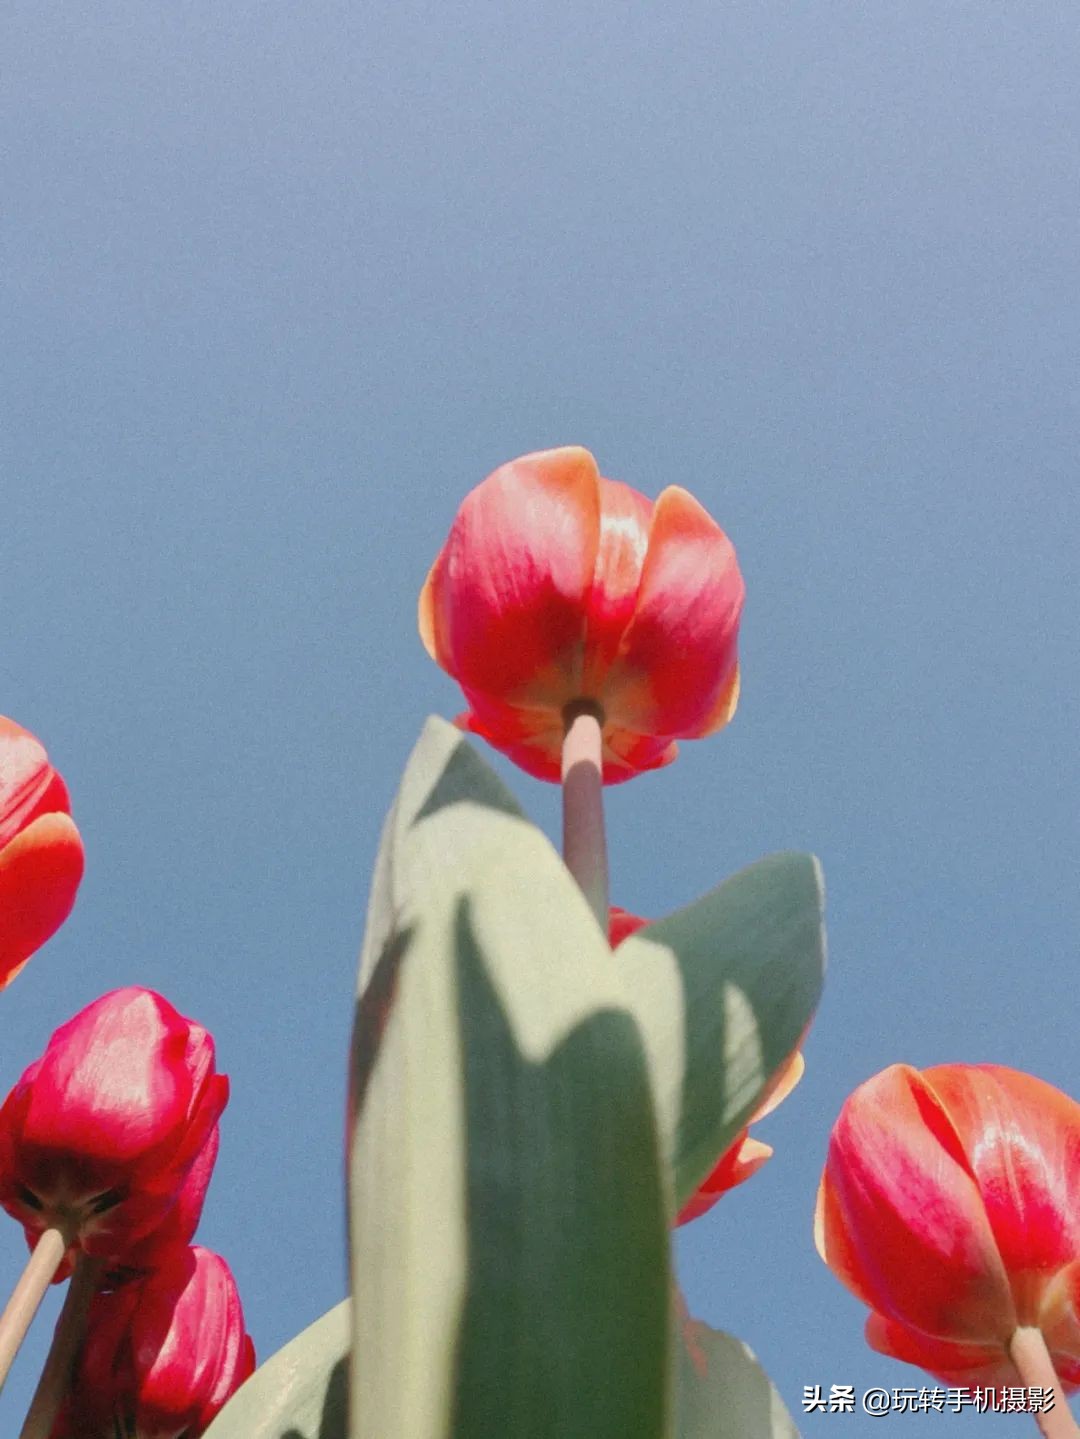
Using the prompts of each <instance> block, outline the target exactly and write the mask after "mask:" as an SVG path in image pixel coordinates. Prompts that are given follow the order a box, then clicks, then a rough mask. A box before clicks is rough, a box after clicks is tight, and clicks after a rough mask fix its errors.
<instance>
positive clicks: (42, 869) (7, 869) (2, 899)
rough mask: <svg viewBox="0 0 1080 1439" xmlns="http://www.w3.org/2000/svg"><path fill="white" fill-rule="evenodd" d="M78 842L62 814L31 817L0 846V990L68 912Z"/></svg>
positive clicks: (78, 865) (78, 871)
mask: <svg viewBox="0 0 1080 1439" xmlns="http://www.w3.org/2000/svg"><path fill="white" fill-rule="evenodd" d="M83 863H84V860H83V845H82V840H81V838H80V837H79V831H78V829H77V828H76V827H75V824H74V821H73V820H72V819H71V817H70V816H69V815H67V814H59V813H56V814H43V815H41V816H40V817H39V818H37V819H33V820H31V821H30V823H29V824H27V825H26V827H25V828H24V829H23V830H22V831H21V833H18V834H16V836H15V838H14V839H12V840H11V842H10V843H9V844H6V845H5V846H4V847H3V849H0V989H2V988H4V987H5V986H6V985H8V984H10V983H11V981H12V980H13V979H14V978H15V976H16V975H17V974H18V973H19V971H20V970H21V969H22V967H23V965H24V964H25V963H26V961H27V960H28V959H29V958H30V956H31V955H32V954H33V953H34V952H35V950H38V949H40V948H41V946H42V945H43V944H44V943H45V942H46V940H48V939H50V938H51V937H52V935H54V934H55V933H56V931H57V930H58V929H59V928H60V926H61V924H63V922H64V920H65V919H66V918H67V917H68V915H69V914H70V913H71V908H72V905H73V904H74V903H75V894H76V891H77V890H78V888H79V881H80V880H81V879H82V875H83Z"/></svg>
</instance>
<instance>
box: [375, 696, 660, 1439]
mask: <svg viewBox="0 0 1080 1439" xmlns="http://www.w3.org/2000/svg"><path fill="white" fill-rule="evenodd" d="M350 1133H351V1145H350V1159H349V1185H350V1238H351V1250H352V1254H351V1260H352V1277H353V1294H354V1309H353V1328H354V1334H355V1344H354V1349H353V1363H352V1394H353V1409H352V1418H351V1423H352V1428H351V1431H350V1433H351V1439H450V1436H453V1439H491V1436H495V1435H497V1436H499V1439H502V1436H504V1435H506V1436H510V1435H513V1436H514V1439H626V1436H628V1435H634V1436H635V1439H663V1436H665V1435H666V1433H667V1427H666V1426H667V1424H668V1422H669V1417H670V1416H669V1395H668V1375H667V1365H668V1305H669V1295H668V1285H669V1258H668V1239H667V1229H666V1214H667V1205H666V1204H665V1193H664V1180H663V1178H662V1174H661V1168H660V1157H659V1150H658V1138H657V1130H656V1122H655V1117H654V1113H653V1104H652V1095H651V1091H650V1087H649V1073H648V1064H647V1060H646V1056H645V1052H644V1046H643V1044H642V1039H641V1034H640V1031H639V1029H638V1026H637V1024H636V1023H635V1020H634V1018H633V1015H632V1014H631V1013H630V1012H629V1010H628V1008H627V1006H626V1003H625V998H624V993H623V984H622V977H621V975H620V972H619V966H618V965H617V964H616V962H615V959H614V956H613V955H612V953H611V950H610V948H609V947H608V945H607V943H606V937H605V936H604V935H602V934H601V932H600V930H599V929H598V927H597V925H596V922H595V920H594V919H593V917H592V915H591V913H590V912H589V909H588V906H587V905H586V903H585V900H584V899H583V897H582V896H581V894H580V892H579V890H578V889H577V886H576V885H575V884H574V882H573V880H572V879H571V878H570V876H569V875H568V874H567V872H566V869H565V868H564V866H563V864H562V862H561V860H560V859H559V858H558V856H557V855H556V854H555V852H554V851H553V850H552V848H551V846H550V845H549V844H548V842H547V840H546V839H545V838H544V837H543V835H541V834H540V832H539V831H538V830H537V829H535V828H534V827H533V826H532V825H530V824H528V823H527V822H526V821H525V820H524V819H523V818H522V817H521V815H520V812H519V811H518V809H517V806H516V804H515V803H514V802H513V800H512V798H511V797H510V796H509V795H508V794H507V792H506V791H505V790H504V789H503V787H502V785H501V784H500V783H499V781H498V780H497V778H496V777H495V776H494V775H493V774H492V773H491V772H490V770H488V768H487V766H486V765H484V764H483V762H482V761H481V760H480V759H479V757H478V756H477V755H476V754H475V753H474V752H473V750H472V749H471V748H470V747H469V746H468V744H467V743H465V742H464V740H463V739H462V737H461V736H460V734H459V733H458V732H457V731H456V730H454V729H453V728H452V727H451V726H449V725H447V724H445V723H443V722H442V721H437V720H431V721H429V722H428V724H427V726H426V728H425V730H424V733H423V735H422V737H421V739H420V742H419V744H418V745H417V748H416V750H415V751H414V753H413V756H412V758H411V759H410V761H409V765H408V767H407V769H406V772H405V776H404V778H403V781H402V785H401V790H400V792H399V796H398V800H397V803H396V805H395V807H394V810H393V811H392V813H391V816H390V818H389V820H388V821H387V825H386V827H385V830H384V836H383V844H382V848H381V851H380V856H379V861H378V865H377V868H376V876H375V882H374V886H373V891H372V899H371V904H370V906H369V912H368V929H367V934H366V937H365V945H364V954H363V958H362V963H361V977H360V995H359V1000H358V1006H357V1018H356V1026H355V1032H354V1047H353V1065H352V1087H351V1100H350Z"/></svg>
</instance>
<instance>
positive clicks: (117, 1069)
mask: <svg viewBox="0 0 1080 1439" xmlns="http://www.w3.org/2000/svg"><path fill="white" fill-rule="evenodd" d="M228 1093H229V1083H228V1080H227V1079H226V1077H225V1076H224V1075H222V1074H216V1073H215V1071H214V1043H213V1040H212V1039H211V1037H210V1035H209V1034H207V1032H206V1030H205V1029H203V1028H202V1027H201V1025H198V1024H194V1023H192V1022H191V1021H190V1020H187V1019H185V1018H184V1017H183V1016H182V1015H180V1014H178V1013H177V1011H176V1010H175V1009H173V1007H172V1005H171V1004H169V1003H168V1002H167V1001H166V1000H164V999H162V997H161V996H160V995H159V994H155V993H154V992H153V991H152V990H148V989H135V988H132V989H118V990H114V991H113V992H112V993H110V994H106V995H104V996H102V998H101V999H97V1000H95V1001H94V1002H93V1003H92V1004H90V1005H88V1006H87V1007H86V1008H85V1009H84V1010H82V1011H80V1013H79V1014H77V1015H76V1016H75V1017H74V1018H73V1019H70V1020H69V1021H68V1022H67V1023H66V1024H64V1025H61V1027H60V1028H59V1029H58V1030H57V1031H56V1032H55V1034H54V1035H53V1036H52V1038H51V1039H50V1040H49V1043H48V1045H47V1047H46V1049H45V1053H44V1054H43V1055H42V1057H41V1058H40V1059H38V1060H37V1061H35V1063H33V1064H31V1065H30V1067H29V1068H28V1069H27V1070H26V1072H25V1073H24V1074H23V1076H22V1078H21V1079H20V1080H19V1081H18V1083H17V1084H16V1085H15V1087H14V1089H13V1090H12V1091H11V1093H10V1094H9V1096H8V1098H7V1100H6V1101H5V1103H4V1105H3V1108H2V1109H0V1204H2V1205H3V1207H4V1208H5V1209H6V1210H7V1211H8V1213H9V1214H11V1215H13V1216H14V1217H15V1218H16V1219H18V1220H19V1221H20V1222H21V1223H22V1224H23V1225H24V1227H25V1228H26V1230H27V1237H28V1238H29V1239H30V1241H31V1243H33V1242H34V1238H35V1236H36V1235H37V1234H39V1233H40V1232H41V1231H43V1230H45V1229H49V1228H59V1229H61V1230H63V1231H64V1233H65V1235H66V1236H67V1238H68V1241H69V1252H68V1260H69V1261H70V1260H71V1258H72V1257H73V1255H74V1251H75V1249H77V1248H82V1249H83V1250H84V1251H85V1252H86V1253H87V1254H90V1255H93V1256H95V1257H98V1258H100V1259H103V1260H105V1261H106V1263H107V1265H109V1266H110V1267H115V1266H122V1265H124V1264H125V1263H126V1262H127V1261H128V1257H129V1254H130V1252H131V1251H132V1250H133V1249H134V1247H135V1246H136V1245H138V1244H139V1243H140V1241H143V1240H145V1239H146V1238H147V1236H149V1235H151V1234H152V1232H153V1231H154V1230H155V1229H156V1228H157V1227H158V1226H159V1225H160V1224H161V1223H162V1222H163V1221H164V1220H165V1219H166V1218H167V1217H168V1216H169V1213H170V1211H171V1210H172V1209H173V1207H174V1205H175V1204H176V1203H177V1201H178V1199H180V1197H181V1196H182V1195H184V1194H185V1185H189V1186H190V1188H189V1189H188V1190H187V1191H186V1198H185V1199H184V1201H183V1202H184V1204H185V1206H186V1209H185V1210H184V1211H182V1212H181V1216H180V1222H181V1223H186V1222H187V1220H188V1219H192V1221H193V1220H197V1218H198V1210H199V1208H200V1207H201V1203H202V1195H203V1194H204V1193H205V1190H206V1184H207V1182H208V1180H209V1171H210V1167H211V1166H212V1163H213V1155H214V1152H215V1148H214V1140H213V1137H212V1135H213V1131H214V1130H215V1128H216V1125H217V1120H218V1117H219V1115H220V1114H221V1111H222V1109H224V1107H225V1103H226V1100H227V1099H228ZM197 1165H198V1166H199V1167H196V1166H197ZM193 1170H194V1178H192V1173H193ZM184 1237H187V1236H184Z"/></svg>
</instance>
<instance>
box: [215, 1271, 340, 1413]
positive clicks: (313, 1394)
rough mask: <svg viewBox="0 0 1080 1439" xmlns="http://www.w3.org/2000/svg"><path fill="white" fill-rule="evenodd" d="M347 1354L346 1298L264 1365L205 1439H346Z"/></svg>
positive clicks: (241, 1389) (233, 1399)
mask: <svg viewBox="0 0 1080 1439" xmlns="http://www.w3.org/2000/svg"><path fill="white" fill-rule="evenodd" d="M348 1356H349V1301H348V1300H347V1299H346V1300H343V1301H342V1303H340V1304H339V1305H337V1306H336V1308H334V1309H331V1310H330V1312H329V1313H328V1314H324V1315H323V1317H322V1318H321V1319H317V1320H316V1321H315V1323H314V1324H312V1325H310V1326H309V1327H308V1328H307V1329H305V1330H304V1331H303V1333H301V1334H298V1335H297V1336H296V1338H295V1339H292V1340H290V1341H289V1343H288V1344H286V1345H285V1347H284V1349H279V1350H278V1352H277V1353H276V1354H275V1355H274V1356H273V1358H271V1359H268V1360H267V1361H266V1362H265V1364H262V1365H260V1367H259V1368H258V1369H257V1370H256V1371H255V1373H254V1374H253V1375H252V1376H251V1378H250V1379H249V1380H248V1381H247V1383H246V1384H244V1385H243V1386H242V1388H240V1389H238V1390H237V1392H236V1393H235V1394H234V1395H233V1397H232V1398H231V1399H230V1400H229V1402H228V1404H226V1405H225V1408H224V1409H223V1410H222V1411H221V1413H220V1414H219V1415H218V1417H217V1418H216V1419H215V1420H214V1422H213V1423H212V1424H211V1425H210V1428H209V1429H207V1431H206V1434H205V1436H204V1439H345V1435H346V1433H347V1430H346V1427H345V1425H346V1413H345V1409H346V1403H345V1389H346V1380H347V1374H348Z"/></svg>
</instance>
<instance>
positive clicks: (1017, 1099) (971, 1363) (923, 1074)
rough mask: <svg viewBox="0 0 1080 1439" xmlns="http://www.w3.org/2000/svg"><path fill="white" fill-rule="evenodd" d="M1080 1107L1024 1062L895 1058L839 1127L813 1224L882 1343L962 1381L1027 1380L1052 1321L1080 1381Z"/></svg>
mask: <svg viewBox="0 0 1080 1439" xmlns="http://www.w3.org/2000/svg"><path fill="white" fill-rule="evenodd" d="M1078 1195H1080V1105H1078V1104H1077V1103H1076V1102H1075V1101H1074V1100H1072V1099H1069V1098H1067V1097H1066V1096H1065V1095H1064V1094H1062V1093H1061V1092H1060V1091H1059V1090H1056V1089H1054V1088H1052V1086H1051V1085H1049V1084H1045V1083H1044V1082H1043V1081H1042V1080H1039V1079H1033V1078H1032V1077H1031V1076H1030V1075H1027V1074H1022V1073H1019V1072H1018V1071H1016V1070H1014V1069H1005V1068H1002V1067H1001V1066H998V1065H992V1064H941V1065H937V1066H935V1067H934V1068H932V1069H926V1070H923V1071H919V1070H917V1069H912V1068H911V1067H910V1066H909V1065H906V1064H894V1065H892V1066H890V1068H888V1069H886V1070H883V1071H882V1073H880V1074H878V1075H875V1076H874V1078H873V1079H868V1080H867V1081H866V1083H865V1084H862V1085H860V1086H859V1088H858V1089H856V1090H855V1092H854V1094H852V1095H851V1096H850V1098H849V1099H848V1100H847V1102H846V1103H845V1104H844V1107H843V1109H842V1110H841V1112H840V1117H839V1119H838V1120H837V1122H836V1126H835V1128H834V1129H833V1132H832V1137H831V1139H830V1141H829V1152H828V1159H827V1161H826V1165H825V1173H824V1175H823V1176H822V1180H821V1188H820V1190H819V1193H818V1206H817V1217H816V1223H815V1238H816V1241H817V1247H818V1250H819V1252H820V1254H821V1256H822V1258H823V1259H824V1260H825V1262H826V1263H827V1264H828V1265H829V1267H830V1269H832V1271H833V1273H834V1274H835V1275H836V1276H837V1278H838V1279H840V1280H841V1281H842V1282H843V1283H844V1284H845V1285H847V1287H848V1288H849V1289H850V1290H851V1291H852V1293H853V1294H855V1295H856V1296H857V1297H858V1298H859V1299H861V1300H862V1301H863V1303H864V1304H866V1305H868V1306H869V1308H870V1309H871V1311H872V1312H871V1315H870V1318H869V1320H868V1322H867V1329H866V1335H867V1339H868V1341H869V1343H870V1345H871V1346H872V1347H873V1348H874V1349H877V1350H878V1351H879V1352H881V1353H883V1354H889V1355H892V1356H893V1357H894V1358H897V1359H904V1360H907V1361H908V1362H909V1363H912V1364H918V1365H920V1366H921V1367H922V1368H924V1369H927V1370H929V1372H930V1373H931V1374H933V1375H935V1376H936V1377H937V1378H939V1379H941V1380H943V1381H944V1382H945V1383H949V1384H982V1385H995V1384H1016V1383H1018V1382H1019V1376H1018V1374H1017V1370H1016V1368H1015V1367H1014V1364H1013V1362H1012V1358H1011V1357H1010V1344H1011V1343H1012V1341H1013V1338H1014V1335H1015V1334H1016V1331H1017V1330H1018V1329H1020V1328H1023V1329H1025V1330H1038V1331H1041V1334H1042V1338H1043V1340H1045V1343H1046V1346H1047V1349H1048V1350H1049V1354H1050V1359H1051V1360H1052V1362H1053V1364H1054V1367H1055V1368H1056V1370H1057V1373H1058V1376H1059V1378H1060V1379H1061V1381H1062V1383H1063V1384H1064V1386H1065V1387H1066V1388H1067V1389H1073V1388H1076V1387H1077V1386H1078V1385H1080V1205H1078V1203H1077V1196H1078Z"/></svg>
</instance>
